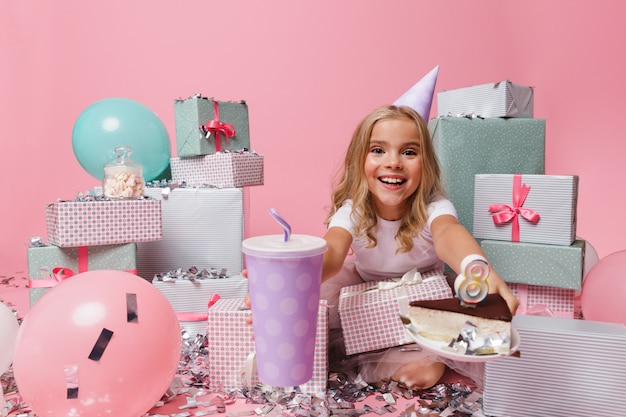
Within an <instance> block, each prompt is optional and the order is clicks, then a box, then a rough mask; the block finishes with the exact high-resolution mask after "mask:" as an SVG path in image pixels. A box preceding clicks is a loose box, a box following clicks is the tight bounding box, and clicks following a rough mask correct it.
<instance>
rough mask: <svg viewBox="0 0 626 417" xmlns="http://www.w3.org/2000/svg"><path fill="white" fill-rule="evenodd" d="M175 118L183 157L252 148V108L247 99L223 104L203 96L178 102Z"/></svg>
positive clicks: (175, 102)
mask: <svg viewBox="0 0 626 417" xmlns="http://www.w3.org/2000/svg"><path fill="white" fill-rule="evenodd" d="M174 117H175V119H174V121H175V125H176V148H177V155H178V156H179V157H180V156H196V155H208V154H212V153H216V152H219V151H224V150H226V149H230V150H238V149H244V148H247V149H250V126H249V120H248V105H247V104H246V102H245V101H243V100H242V101H236V102H235V101H219V100H213V99H212V98H206V97H201V96H199V95H196V96H193V97H189V98H188V99H185V100H175V101H174ZM207 129H214V130H207ZM207 133H208V134H209V136H208V137H207ZM231 135H232V136H231Z"/></svg>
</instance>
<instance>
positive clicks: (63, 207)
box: [46, 199, 162, 248]
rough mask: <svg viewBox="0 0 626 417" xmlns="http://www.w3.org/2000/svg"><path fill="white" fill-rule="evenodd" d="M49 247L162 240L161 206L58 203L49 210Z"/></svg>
mask: <svg viewBox="0 0 626 417" xmlns="http://www.w3.org/2000/svg"><path fill="white" fill-rule="evenodd" d="M46 228H47V232H48V243H51V244H54V245H57V246H60V247H63V248H67V247H77V246H98V245H114V244H122V243H132V242H152V241H158V240H160V239H161V237H162V235H161V202H160V201H158V200H154V199H145V200H116V201H104V200H96V201H58V202H56V203H50V204H48V205H47V206H46Z"/></svg>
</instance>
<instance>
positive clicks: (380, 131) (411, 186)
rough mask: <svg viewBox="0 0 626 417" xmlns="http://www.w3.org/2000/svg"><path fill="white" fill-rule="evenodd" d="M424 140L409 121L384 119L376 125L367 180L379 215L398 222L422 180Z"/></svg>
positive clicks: (368, 155)
mask: <svg viewBox="0 0 626 417" xmlns="http://www.w3.org/2000/svg"><path fill="white" fill-rule="evenodd" d="M420 144H421V138H420V135H419V131H418V129H417V126H416V125H415V123H414V122H413V121H412V120H410V119H406V118H390V119H383V120H380V121H378V122H376V124H375V125H374V128H373V129H372V135H371V137H370V145H369V152H368V154H367V157H366V158H365V166H364V171H365V177H366V179H367V187H368V189H369V191H370V194H371V196H372V199H373V201H374V204H375V206H376V212H377V214H378V215H379V216H380V217H382V218H383V219H385V220H398V219H400V218H401V217H402V216H403V214H404V209H405V202H406V200H407V199H408V198H409V197H410V196H411V195H412V194H413V193H414V192H415V191H416V190H417V187H418V186H419V184H420V180H421V178H422V158H421V154H420Z"/></svg>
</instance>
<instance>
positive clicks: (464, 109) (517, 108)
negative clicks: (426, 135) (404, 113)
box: [437, 80, 534, 118]
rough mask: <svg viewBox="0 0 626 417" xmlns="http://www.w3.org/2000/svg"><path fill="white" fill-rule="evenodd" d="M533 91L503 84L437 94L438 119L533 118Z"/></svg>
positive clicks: (520, 86)
mask: <svg viewBox="0 0 626 417" xmlns="http://www.w3.org/2000/svg"><path fill="white" fill-rule="evenodd" d="M533 108H534V91H533V88H532V87H527V86H525V85H519V84H513V83H512V82H510V81H508V80H506V81H500V82H497V83H488V84H481V85H474V86H470V87H464V88H457V89H454V90H447V91H442V92H440V93H438V94H437V110H438V114H439V116H449V115H451V116H456V115H458V114H474V115H477V116H481V117H527V118H532V117H533Z"/></svg>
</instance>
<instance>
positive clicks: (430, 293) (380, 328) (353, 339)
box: [339, 271, 453, 355]
mask: <svg viewBox="0 0 626 417" xmlns="http://www.w3.org/2000/svg"><path fill="white" fill-rule="evenodd" d="M406 277H407V275H405V277H403V278H402V279H392V280H385V281H378V282H365V283H363V284H356V285H351V286H348V287H344V288H342V289H341V293H340V296H339V317H340V319H341V327H342V329H343V337H344V341H345V345H346V353H347V354H348V355H353V354H355V353H361V352H369V351H373V350H377V349H384V348H389V347H394V346H400V345H405V344H409V343H413V340H411V339H410V338H409V337H408V335H407V334H406V331H405V327H404V325H403V324H402V320H401V318H400V313H401V309H407V311H408V304H409V303H410V302H411V301H418V300H440V299H444V298H452V296H453V294H452V289H451V288H450V285H449V284H448V281H447V279H446V277H445V276H444V275H443V274H442V273H440V272H438V271H429V272H424V273H421V274H420V277H419V279H414V278H412V279H406Z"/></svg>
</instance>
